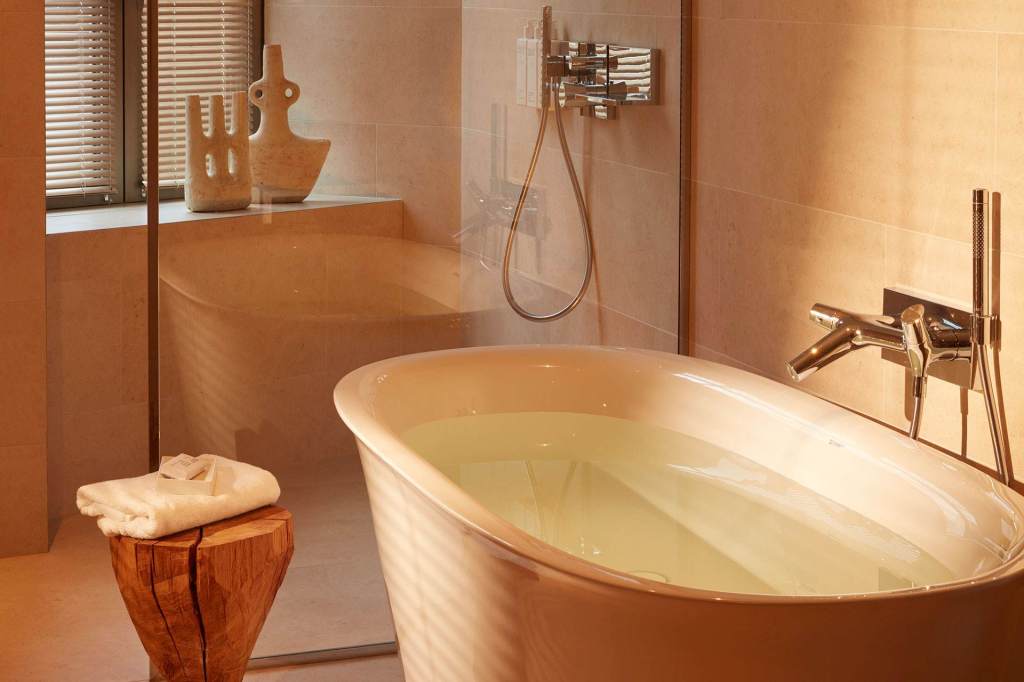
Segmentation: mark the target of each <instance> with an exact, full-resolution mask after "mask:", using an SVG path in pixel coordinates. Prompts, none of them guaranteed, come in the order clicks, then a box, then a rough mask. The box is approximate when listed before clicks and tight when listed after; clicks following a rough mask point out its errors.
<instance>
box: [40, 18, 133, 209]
mask: <svg viewBox="0 0 1024 682" xmlns="http://www.w3.org/2000/svg"><path fill="white" fill-rule="evenodd" d="M120 8H121V2H120V0H45V26H44V30H45V78H46V195H47V196H53V197H58V196H76V195H77V196H81V197H87V196H90V195H93V196H99V197H101V198H103V197H106V196H109V195H113V194H116V193H117V192H118V187H119V186H120V178H119V177H118V172H117V171H118V168H119V156H120V143H119V140H120V137H121V131H120V127H121V115H120V107H121V104H120V96H119V90H120V77H119V73H120V71H119V64H118V55H119V53H120V32H119V25H120V13H121V9H120Z"/></svg>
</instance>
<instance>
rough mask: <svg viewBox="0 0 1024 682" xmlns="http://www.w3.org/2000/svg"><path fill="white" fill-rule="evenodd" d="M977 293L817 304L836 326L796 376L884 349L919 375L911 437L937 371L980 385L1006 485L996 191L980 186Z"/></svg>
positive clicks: (892, 295)
mask: <svg viewBox="0 0 1024 682" xmlns="http://www.w3.org/2000/svg"><path fill="white" fill-rule="evenodd" d="M971 218H972V226H971V239H972V243H973V253H972V282H973V297H972V306H971V311H970V312H968V311H965V310H961V309H959V308H957V307H956V306H955V305H951V304H949V303H946V302H942V301H937V300H933V299H931V298H925V297H922V296H921V295H919V294H917V293H916V292H911V291H907V290H903V289H896V288H888V289H886V290H885V299H884V303H883V314H882V315H861V314H855V313H850V312H847V311H845V310H841V309H839V308H834V307H832V306H827V305H823V304H821V303H818V304H815V305H814V307H812V308H811V320H812V321H814V322H816V323H817V324H819V325H821V326H822V327H825V328H826V329H828V330H829V333H828V334H826V335H825V336H824V337H822V338H821V339H820V340H819V341H818V342H817V343H815V344H814V345H812V346H811V347H810V348H807V349H806V350H804V351H803V352H801V353H800V354H799V355H797V356H796V357H795V358H793V359H792V360H790V361H789V362H788V363H787V365H786V367H787V369H788V370H789V373H790V376H792V377H793V379H794V380H796V381H802V380H804V379H806V378H807V377H808V376H810V375H811V374H813V373H814V372H816V371H818V370H819V369H821V368H822V367H825V366H826V365H828V364H830V363H832V362H834V361H835V360H838V359H839V358H841V357H843V356H844V355H846V354H848V353H850V352H852V351H855V350H857V349H859V348H867V347H878V348H881V349H882V357H883V358H885V359H887V360H891V361H893V362H897V363H899V364H902V365H904V366H905V367H907V368H908V369H909V371H910V376H911V380H912V389H913V390H912V397H913V410H912V415H911V419H910V428H909V429H908V435H909V436H910V437H911V438H914V439H917V438H918V436H919V435H920V430H921V419H922V414H923V411H924V400H925V390H926V388H927V382H928V378H929V377H935V378H938V379H942V380H944V381H949V382H952V383H954V384H956V385H958V386H960V387H961V388H965V389H968V390H975V389H977V388H979V384H980V390H981V391H982V392H983V393H984V396H985V411H986V415H987V417H988V424H989V431H990V435H991V437H992V448H993V452H994V453H995V459H996V473H997V474H998V477H999V478H1000V480H1002V481H1003V483H1009V482H1010V481H1011V480H1012V478H1013V471H1012V465H1011V461H1010V449H1009V442H1008V438H1007V434H1006V427H1005V421H1004V413H1003V404H1002V394H1001V391H1000V388H999V381H998V376H997V370H996V367H997V366H996V358H995V353H996V352H997V341H998V331H999V320H998V318H997V316H996V315H995V313H994V311H993V306H992V296H991V293H992V282H991V257H992V249H991V243H992V239H991V219H990V212H989V195H988V191H987V190H984V189H976V190H974V192H973V194H972V204H971Z"/></svg>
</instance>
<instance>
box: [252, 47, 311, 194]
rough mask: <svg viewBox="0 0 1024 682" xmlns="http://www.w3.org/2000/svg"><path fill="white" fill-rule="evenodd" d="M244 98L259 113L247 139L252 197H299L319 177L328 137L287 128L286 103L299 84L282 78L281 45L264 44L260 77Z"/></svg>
mask: <svg viewBox="0 0 1024 682" xmlns="http://www.w3.org/2000/svg"><path fill="white" fill-rule="evenodd" d="M249 100H250V101H251V102H252V103H253V104H254V105H256V106H257V107H259V110H260V113H261V114H262V117H261V118H260V127H259V129H258V130H257V131H256V132H255V133H254V134H253V135H252V136H250V138H249V145H250V153H251V155H252V200H253V201H254V202H256V203H258V204H270V203H275V204H276V203H291V202H298V201H303V200H304V199H305V198H306V197H307V196H309V193H310V192H311V191H312V190H313V185H314V184H316V180H317V178H318V177H319V176H320V169H321V168H323V165H324V161H325V160H326V159H327V152H328V151H329V150H330V148H331V141H330V140H319V139H312V138H308V137H302V136H301V135H296V134H295V133H293V132H292V129H291V126H290V125H289V124H288V108H289V107H291V106H292V105H293V104H295V103H296V102H297V101H298V100H299V86H298V85H297V84H296V83H293V82H292V81H290V80H287V79H286V78H285V77H284V60H283V58H282V56H281V46H280V45H266V46H264V48H263V78H261V79H260V80H258V81H256V82H255V83H253V84H252V85H251V86H249Z"/></svg>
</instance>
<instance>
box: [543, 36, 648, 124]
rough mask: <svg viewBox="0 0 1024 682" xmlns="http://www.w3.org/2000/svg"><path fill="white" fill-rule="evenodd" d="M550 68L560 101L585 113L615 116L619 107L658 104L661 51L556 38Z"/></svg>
mask: <svg viewBox="0 0 1024 682" xmlns="http://www.w3.org/2000/svg"><path fill="white" fill-rule="evenodd" d="M551 52H552V57H551V59H550V61H549V62H548V68H549V71H550V72H553V75H557V77H558V78H559V79H560V87H559V92H558V98H559V103H560V104H561V105H562V107H563V108H567V109H568V108H578V109H579V110H580V114H581V115H583V116H593V117H594V118H600V119H610V118H612V119H613V118H616V117H617V112H618V110H619V107H622V106H628V105H636V104H657V103H658V94H659V93H658V51H657V50H655V49H652V48H647V47H626V46H623V45H612V44H607V43H584V42H572V41H567V40H555V41H552V43H551Z"/></svg>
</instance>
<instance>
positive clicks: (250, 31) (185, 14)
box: [135, 0, 259, 187]
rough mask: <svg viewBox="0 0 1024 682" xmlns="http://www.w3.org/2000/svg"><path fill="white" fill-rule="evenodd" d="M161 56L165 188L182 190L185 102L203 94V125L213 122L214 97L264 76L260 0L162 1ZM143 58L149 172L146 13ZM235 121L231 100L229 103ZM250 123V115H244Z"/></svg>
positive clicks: (162, 183)
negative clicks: (260, 66)
mask: <svg viewBox="0 0 1024 682" xmlns="http://www.w3.org/2000/svg"><path fill="white" fill-rule="evenodd" d="M159 3H160V22H159V27H160V28H159V34H158V39H159V55H160V102H159V110H160V186H161V187H181V186H183V185H184V182H185V97H186V96H187V95H201V96H202V103H203V120H204V121H207V122H208V111H209V103H208V102H207V96H208V95H227V94H229V93H232V92H235V91H238V90H247V89H248V88H249V84H250V83H251V82H253V81H254V80H256V78H257V77H258V72H257V58H258V56H257V54H256V50H257V49H258V44H259V41H258V40H257V39H256V27H257V17H256V8H255V7H254V5H255V2H254V0H159ZM145 5H146V3H145V2H144V3H143V10H142V12H141V13H140V16H141V17H142V21H143V26H142V30H141V31H140V35H141V36H142V45H141V52H140V55H141V59H142V69H141V71H140V73H141V74H142V75H141V80H142V83H141V93H142V116H141V118H140V119H139V120H140V121H141V123H142V125H141V126H140V129H139V130H138V131H135V132H136V134H138V135H139V140H140V142H141V144H142V166H141V168H140V169H139V172H140V177H142V178H145V173H143V172H142V169H144V168H145V167H146V153H147V149H146V139H145V121H146V116H147V109H148V107H149V96H148V95H149V93H148V92H147V90H146V83H145V73H146V54H147V50H146V31H145V17H146V10H145ZM225 106H226V109H227V110H228V112H229V115H230V116H235V115H236V114H235V112H231V111H230V108H231V103H230V100H228V101H226V102H225ZM242 115H243V116H245V117H246V119H247V120H248V118H249V112H248V111H246V112H242Z"/></svg>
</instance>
